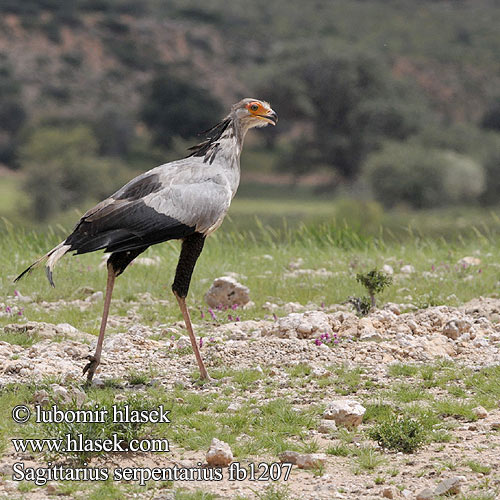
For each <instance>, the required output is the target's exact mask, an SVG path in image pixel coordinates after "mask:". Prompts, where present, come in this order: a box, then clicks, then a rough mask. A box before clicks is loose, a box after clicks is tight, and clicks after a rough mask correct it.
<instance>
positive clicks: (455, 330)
mask: <svg viewBox="0 0 500 500" xmlns="http://www.w3.org/2000/svg"><path fill="white" fill-rule="evenodd" d="M471 327H472V325H471V324H470V323H469V322H468V321H467V320H465V319H460V318H453V319H451V320H450V321H448V322H447V323H446V324H445V325H444V328H443V335H446V336H447V337H449V338H450V339H453V340H457V339H458V337H460V336H461V335H462V334H464V333H467V332H469V331H470V329H471Z"/></svg>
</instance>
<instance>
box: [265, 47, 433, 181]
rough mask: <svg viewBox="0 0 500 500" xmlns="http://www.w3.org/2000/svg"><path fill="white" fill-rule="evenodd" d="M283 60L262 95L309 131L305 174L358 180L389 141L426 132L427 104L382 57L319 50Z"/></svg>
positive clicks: (300, 152)
mask: <svg viewBox="0 0 500 500" xmlns="http://www.w3.org/2000/svg"><path fill="white" fill-rule="evenodd" d="M279 59H280V64H273V66H272V69H271V70H268V72H267V73H265V78H266V83H265V84H264V85H262V88H261V92H262V93H263V94H264V95H266V96H268V97H269V99H270V100H271V101H272V102H273V106H275V108H276V109H277V110H278V112H279V114H280V116H283V118H284V120H283V121H286V120H289V121H290V122H292V123H295V124H297V123H301V124H302V127H303V129H304V130H305V131H306V134H307V140H304V138H303V139H302V140H301V141H299V142H298V143H297V145H296V151H295V153H296V154H297V155H298V156H299V157H300V158H301V162H300V165H298V167H299V168H302V169H303V168H304V164H305V163H306V162H308V163H309V169H310V168H311V166H313V165H318V164H327V165H330V166H331V167H332V168H334V169H336V170H337V172H338V173H339V174H340V175H341V176H342V177H343V178H344V179H349V180H353V179H355V178H356V177H357V175H358V173H359V171H360V167H361V165H362V163H363V162H364V160H365V158H366V156H367V155H368V153H370V152H371V151H373V150H375V149H377V148H378V147H379V146H380V144H381V142H382V141H383V140H386V139H388V138H392V139H398V140H404V139H406V138H407V137H408V136H410V135H411V134H414V133H415V132H416V131H418V130H419V128H420V126H421V122H422V103H421V102H420V103H417V102H416V100H415V99H414V96H413V95H412V94H411V92H410V90H409V89H408V88H407V87H405V86H404V85H402V84H401V83H400V82H397V81H395V80H394V79H393V78H392V76H391V72H390V68H389V67H388V66H386V65H385V63H384V61H383V60H382V59H380V58H379V57H376V56H374V55H369V54H366V53H361V52H358V51H353V50H349V49H346V50H337V51H335V52H330V51H328V50H327V49H325V48H324V47H318V46H313V47H309V48H308V49H304V50H302V51H299V50H296V51H291V53H282V54H280V58H279ZM423 108H425V105H424V106H423ZM304 146H306V147H307V149H308V151H309V153H307V152H306V153H304V151H303V149H304ZM290 156H292V157H293V156H294V152H292V154H291V155H290ZM307 156H309V158H307ZM304 159H305V160H306V162H305V161H304ZM290 167H292V168H293V165H288V168H290Z"/></svg>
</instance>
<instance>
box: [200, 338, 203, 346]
mask: <svg viewBox="0 0 500 500" xmlns="http://www.w3.org/2000/svg"><path fill="white" fill-rule="evenodd" d="M202 347H203V337H200V349H201V348H202Z"/></svg>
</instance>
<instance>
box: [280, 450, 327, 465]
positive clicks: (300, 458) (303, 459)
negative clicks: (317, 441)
mask: <svg viewBox="0 0 500 500" xmlns="http://www.w3.org/2000/svg"><path fill="white" fill-rule="evenodd" d="M279 458H280V461H281V462H282V463H291V464H294V465H296V466H297V467H298V468H299V469H315V468H316V467H321V466H323V465H325V463H326V455H324V454H323V453H298V452H296V451H284V452H283V453H281V454H280V456H279Z"/></svg>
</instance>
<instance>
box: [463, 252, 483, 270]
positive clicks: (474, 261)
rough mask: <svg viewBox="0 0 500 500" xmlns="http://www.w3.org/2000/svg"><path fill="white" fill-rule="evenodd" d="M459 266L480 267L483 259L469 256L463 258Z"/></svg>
mask: <svg viewBox="0 0 500 500" xmlns="http://www.w3.org/2000/svg"><path fill="white" fill-rule="evenodd" d="M457 264H458V265H459V266H463V267H469V266H479V265H480V264H481V259H478V258H477V257H472V256H470V255H468V256H467V257H462V258H461V259H460V260H459V261H458V262H457Z"/></svg>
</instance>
